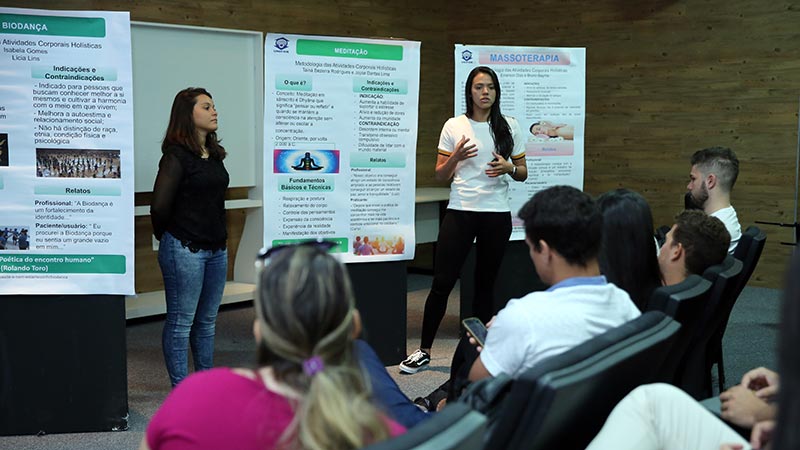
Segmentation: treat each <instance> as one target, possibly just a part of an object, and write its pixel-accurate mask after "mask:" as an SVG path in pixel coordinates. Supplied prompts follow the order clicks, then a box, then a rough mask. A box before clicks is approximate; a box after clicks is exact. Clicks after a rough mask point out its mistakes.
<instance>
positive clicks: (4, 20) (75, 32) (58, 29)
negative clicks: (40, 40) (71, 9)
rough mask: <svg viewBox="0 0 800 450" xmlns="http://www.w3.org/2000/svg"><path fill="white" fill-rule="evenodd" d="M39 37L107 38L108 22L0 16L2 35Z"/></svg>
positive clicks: (84, 19) (49, 17)
mask: <svg viewBox="0 0 800 450" xmlns="http://www.w3.org/2000/svg"><path fill="white" fill-rule="evenodd" d="M3 33H5V34H34V35H37V36H72V37H91V38H104V37H106V20H105V19H103V18H99V17H60V16H33V15H25V14H0V34H3Z"/></svg>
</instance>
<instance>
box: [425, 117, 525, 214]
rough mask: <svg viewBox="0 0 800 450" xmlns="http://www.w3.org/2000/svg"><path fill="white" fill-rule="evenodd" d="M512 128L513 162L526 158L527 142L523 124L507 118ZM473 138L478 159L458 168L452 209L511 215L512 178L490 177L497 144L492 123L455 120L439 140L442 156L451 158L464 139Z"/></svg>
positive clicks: (466, 160)
mask: <svg viewBox="0 0 800 450" xmlns="http://www.w3.org/2000/svg"><path fill="white" fill-rule="evenodd" d="M504 117H505V118H506V121H507V122H508V125H509V127H510V128H511V136H512V138H513V139H514V150H513V151H512V152H511V159H513V160H517V159H519V158H522V157H524V156H525V142H524V140H523V137H522V131H521V130H520V127H519V122H517V120H516V119H514V118H513V117H509V116H504ZM462 136H463V137H467V138H469V144H475V146H476V147H475V148H477V149H478V153H477V155H476V156H475V157H473V158H469V159H465V160H463V161H459V162H458V164H457V165H456V171H455V175H454V176H453V182H452V184H451V185H450V202H449V204H448V206H447V207H448V208H450V209H458V210H463V211H490V212H505V211H510V210H511V207H510V206H509V202H508V181H509V180H510V179H511V177H510V175H503V176H499V177H495V178H490V177H489V176H488V175H486V169H488V168H489V165H488V164H489V162H491V161H492V160H493V159H494V155H492V152H493V151H494V150H495V147H494V140H493V139H492V132H491V128H490V126H489V122H476V121H474V120H472V119H470V118H468V117H467V116H466V115H461V116H458V117H453V118H451V119H449V120H448V121H447V122H445V124H444V127H443V128H442V134H441V135H440V136H439V154H442V155H446V156H449V155H450V154H451V153H452V152H453V151H454V150H455V148H456V144H457V143H458V141H460V140H461V138H462Z"/></svg>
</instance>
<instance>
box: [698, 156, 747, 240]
mask: <svg viewBox="0 0 800 450" xmlns="http://www.w3.org/2000/svg"><path fill="white" fill-rule="evenodd" d="M738 176H739V160H738V159H737V158H736V154H735V153H734V152H733V151H732V150H731V149H729V148H724V147H711V148H706V149H703V150H698V151H697V152H695V153H694V155H692V170H691V172H690V173H689V184H688V185H687V186H686V189H687V190H688V193H689V196H690V198H691V200H692V202H693V203H694V204H695V205H696V206H697V207H698V208H702V210H703V211H704V212H705V213H706V214H708V215H710V216H714V217H716V218H718V219H719V220H721V221H722V223H723V224H725V228H726V229H727V230H728V233H730V236H731V242H730V245H729V247H728V253H730V254H733V251H734V250H735V249H736V244H737V243H738V242H739V238H741V237H742V227H741V226H740V225H739V218H738V217H737V216H736V210H735V209H733V206H731V191H732V190H733V185H734V184H736V178H737V177H738Z"/></svg>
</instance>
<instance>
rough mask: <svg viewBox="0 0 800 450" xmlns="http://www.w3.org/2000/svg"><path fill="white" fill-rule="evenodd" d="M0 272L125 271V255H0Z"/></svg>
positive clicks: (119, 272) (117, 272)
mask: <svg viewBox="0 0 800 450" xmlns="http://www.w3.org/2000/svg"><path fill="white" fill-rule="evenodd" d="M0 273H19V274H28V273H112V274H113V273H116V274H123V273H125V255H31V254H28V255H23V254H14V255H0Z"/></svg>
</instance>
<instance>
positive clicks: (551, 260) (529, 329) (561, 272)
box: [469, 186, 640, 381]
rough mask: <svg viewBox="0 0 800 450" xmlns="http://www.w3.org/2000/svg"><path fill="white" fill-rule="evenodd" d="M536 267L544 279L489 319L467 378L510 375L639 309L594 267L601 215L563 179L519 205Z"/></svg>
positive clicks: (579, 192)
mask: <svg viewBox="0 0 800 450" xmlns="http://www.w3.org/2000/svg"><path fill="white" fill-rule="evenodd" d="M519 217H520V219H522V220H523V221H524V222H525V242H527V244H528V247H529V249H530V256H531V260H533V264H534V266H535V268H536V273H537V274H539V277H540V278H541V280H542V281H544V282H545V283H547V284H549V285H550V286H551V287H550V288H549V289H548V290H546V291H542V292H532V293H530V294H528V295H526V296H525V297H523V298H520V299H514V300H511V301H510V302H509V303H508V305H506V307H505V308H503V309H502V310H501V311H500V312H499V313H498V314H497V316H495V317H494V318H493V319H492V321H491V322H489V324H487V325H488V327H489V332H488V335H487V337H486V345H485V347H484V348H483V349H482V351H481V353H480V355H479V356H478V358H477V359H476V360H475V362H474V363H473V364H472V366H471V369H470V371H469V379H470V381H476V380H479V379H482V378H486V377H489V376H497V375H499V374H500V373H505V374H508V375H511V376H512V377H517V376H518V375H520V374H521V373H522V372H524V371H525V370H526V369H528V368H531V367H533V366H534V365H536V364H537V363H539V362H540V361H542V360H543V359H545V358H547V357H549V356H553V355H557V354H560V353H563V352H565V351H567V350H569V349H571V348H573V347H575V346H576V345H578V344H580V343H582V342H584V341H586V340H588V339H591V338H592V337H594V336H596V335H598V334H601V333H603V332H605V331H607V330H609V329H611V328H614V327H617V326H619V325H622V324H623V323H625V322H628V321H629V320H632V319H634V318H636V317H638V316H639V314H640V313H639V310H638V309H637V308H636V306H635V305H634V304H633V302H632V301H631V299H630V297H629V296H628V294H627V293H626V292H625V291H623V290H622V289H619V288H618V287H616V286H614V285H613V284H611V283H608V282H607V281H606V279H605V277H604V276H602V275H600V268H599V265H598V262H597V254H598V251H599V246H600V240H601V234H602V224H603V218H602V214H601V213H600V211H599V210H598V208H597V205H596V204H595V202H594V200H592V198H591V197H590V196H589V195H587V194H585V193H583V192H581V191H579V190H577V189H575V188H573V187H569V186H555V187H551V188H548V189H545V190H543V191H541V192H539V193H537V194H536V195H534V196H533V198H531V199H530V200H528V202H527V203H526V204H525V206H523V207H522V209H521V210H520V212H519Z"/></svg>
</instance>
